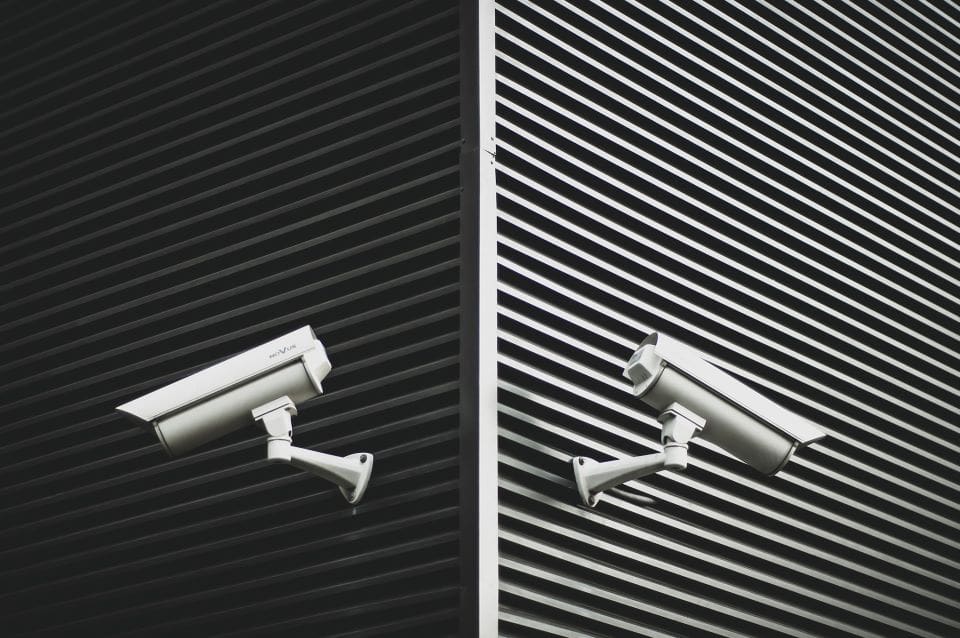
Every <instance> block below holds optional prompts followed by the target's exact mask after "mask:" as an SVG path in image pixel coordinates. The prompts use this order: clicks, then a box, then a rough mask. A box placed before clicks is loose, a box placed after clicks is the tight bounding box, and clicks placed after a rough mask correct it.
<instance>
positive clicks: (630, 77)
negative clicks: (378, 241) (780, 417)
mask: <svg viewBox="0 0 960 638" xmlns="http://www.w3.org/2000/svg"><path fill="white" fill-rule="evenodd" d="M495 22H496V40H495V49H496V170H497V172H496V197H497V203H496V207H497V215H498V250H497V259H498V295H499V297H498V321H499V323H498V337H499V348H498V353H499V354H498V357H499V358H498V363H499V373H498V379H499V385H498V389H499V467H500V471H499V487H500V505H499V507H500V510H499V511H500V514H499V543H500V603H499V604H500V615H499V627H500V634H501V635H503V636H636V635H642V636H677V635H696V636H797V637H800V636H829V637H831V638H834V637H842V636H872V637H889V636H954V635H960V534H958V526H960V525H958V522H957V520H958V511H960V506H958V504H957V502H958V495H960V437H958V433H960V427H958V419H957V416H958V412H960V396H958V390H957V388H958V379H960V285H958V282H960V277H958V275H960V269H958V263H960V252H958V250H957V241H958V239H960V225H958V221H957V219H958V218H957V210H958V204H960V187H958V183H960V182H958V179H957V178H958V173H960V163H958V161H957V151H958V149H960V142H958V138H960V125H958V124H957V122H958V115H960V113H958V108H957V99H958V90H957V86H958V80H960V72H958V70H957V69H960V65H958V62H960V57H958V55H957V53H956V51H957V50H958V48H957V44H958V43H960V11H958V10H957V8H956V6H955V5H953V3H947V2H896V3H879V2H871V1H867V0H857V1H856V2H826V1H820V0H815V1H813V2H794V1H792V0H790V1H788V2H778V3H770V2H749V3H743V2H739V1H730V2H722V3H721V2H705V1H699V0H698V1H695V2H676V1H674V0H664V1H663V2H657V3H647V2H640V1H630V2H616V3H615V2H605V1H603V0H594V1H591V2H586V1H585V2H572V1H568V0H550V1H533V0H498V1H497V3H496V17H495ZM652 330H661V331H664V332H666V333H668V334H670V335H672V336H675V337H678V338H680V339H682V340H684V341H687V342H688V343H690V344H691V345H694V346H695V347H697V348H699V349H701V350H702V351H703V352H704V353H705V356H706V357H707V358H708V359H709V360H710V361H712V362H713V363H715V364H717V365H718V366H720V367H722V368H724V369H726V370H728V371H730V372H732V373H733V374H735V375H736V376H738V377H739V378H741V379H742V380H744V381H745V382H746V383H747V384H749V385H751V386H753V387H755V388H757V389H759V390H761V391H762V392H764V393H765V394H767V395H768V396H770V397H771V398H773V399H775V400H776V401H778V402H780V403H782V404H783V405H784V406H786V407H788V408H790V409H791V410H794V411H796V412H798V413H800V414H802V415H804V416H806V417H807V418H809V419H811V420H812V421H814V422H815V423H817V424H818V425H819V426H820V427H821V428H822V429H823V430H825V431H826V432H827V433H828V438H827V439H826V440H825V441H822V442H819V443H817V444H815V445H813V446H811V447H810V448H808V449H805V450H803V451H802V452H801V453H799V454H798V455H797V456H796V457H795V458H794V460H793V461H792V462H791V463H790V464H789V465H788V466H787V467H786V469H785V470H784V471H783V472H781V473H780V474H779V475H778V476H776V477H774V478H766V477H763V476H761V475H759V474H758V473H756V472H754V471H753V470H751V469H750V468H749V467H747V466H746V465H744V464H742V463H740V462H739V461H737V460H736V459H734V458H732V457H730V456H729V455H727V454H726V453H724V452H723V451H722V450H720V449H718V448H716V447H712V446H711V445H710V444H707V443H703V442H694V443H693V444H692V445H691V454H690V465H689V467H688V470H687V472H686V473H684V474H678V473H662V474H659V475H656V476H653V477H649V478H647V479H644V480H642V481H637V482H631V483H628V484H626V485H624V486H622V487H621V489H619V490H613V491H611V492H609V493H608V498H606V499H605V500H604V501H603V502H602V503H601V504H600V505H599V506H598V507H597V508H596V509H595V510H591V509H587V508H584V507H581V506H579V504H578V499H577V497H576V493H575V490H574V489H573V485H572V480H571V472H570V465H569V460H570V458H571V457H572V456H576V455H581V454H582V455H586V456H591V457H594V458H597V459H598V460H606V459H611V458H622V457H626V456H633V455H639V454H645V453H648V452H652V451H655V450H657V449H658V446H657V441H658V439H659V428H658V425H657V423H656V421H655V417H656V415H655V414H653V413H651V412H650V411H649V410H648V409H646V408H645V406H643V405H642V404H641V403H640V402H639V401H638V400H636V399H634V398H633V397H632V396H631V395H630V393H629V385H628V383H627V381H626V380H625V379H623V378H621V376H620V374H621V370H622V367H623V364H624V363H625V361H626V360H627V358H628V357H629V355H630V354H631V353H632V351H633V349H634V348H635V347H636V345H637V344H638V343H639V342H640V341H641V340H642V339H643V337H644V336H646V334H647V333H649V332H650V331H652Z"/></svg>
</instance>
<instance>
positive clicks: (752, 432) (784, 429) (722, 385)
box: [624, 332, 826, 475]
mask: <svg viewBox="0 0 960 638" xmlns="http://www.w3.org/2000/svg"><path fill="white" fill-rule="evenodd" d="M624 376H625V377H626V378H628V379H630V381H631V382H633V384H634V388H633V391H634V394H635V395H636V396H638V397H640V399H641V400H643V402H644V403H646V404H647V405H649V406H650V407H652V408H654V409H655V410H657V412H662V411H663V410H665V409H666V408H667V407H668V406H669V405H671V404H673V403H678V404H680V405H682V406H684V407H685V408H687V409H688V410H691V411H692V412H694V413H696V414H698V415H700V416H701V417H703V419H704V421H705V424H704V426H703V429H702V430H701V431H700V433H699V435H698V436H699V437H700V438H702V439H704V440H707V441H710V442H711V443H714V444H716V445H718V446H719V447H721V448H723V449H724V450H726V451H727V452H729V453H730V454H732V455H733V456H735V457H737V458H738V459H740V460H741V461H743V462H744V463H746V464H747V465H750V466H751V467H753V468H754V469H755V470H757V471H759V472H762V473H764V474H767V475H774V474H776V473H777V472H779V471H780V470H781V469H782V468H783V466H784V465H786V463H787V461H789V460H790V457H791V456H792V455H793V453H794V452H795V451H797V450H798V449H800V448H802V447H804V446H806V445H809V444H810V443H812V442H814V441H816V440H818V439H822V438H823V437H824V436H826V435H825V434H824V433H823V432H821V431H820V429H819V428H817V427H816V426H815V425H814V424H813V423H811V422H810V421H808V420H807V419H805V418H803V417H801V416H800V415H798V414H795V413H793V412H791V411H789V410H787V409H786V408H783V407H782V406H780V405H777V404H776V403H774V402H773V401H771V400H770V399H768V398H766V397H765V396H763V395H762V394H760V393H759V392H757V391H755V390H753V389H752V388H750V387H749V386H747V385H746V384H744V383H743V382H742V381H739V380H737V379H735V378H734V377H732V376H731V375H729V374H727V373H726V372H723V371H722V370H720V369H719V368H717V367H716V366H714V365H712V364H710V363H709V362H707V361H706V360H704V359H703V357H702V356H701V355H700V353H698V352H697V351H696V350H694V349H693V348H691V347H690V346H687V345H685V344H683V343H681V342H680V341H677V340H675V339H672V338H670V337H668V336H666V335H663V334H660V333H657V332H654V333H652V334H651V335H649V336H648V337H647V338H646V339H644V340H643V342H642V343H641V344H640V346H639V347H638V348H637V350H636V352H634V354H633V356H632V357H630V360H629V361H628V362H627V366H626V369H625V370H624Z"/></svg>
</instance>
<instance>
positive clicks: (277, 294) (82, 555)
mask: <svg viewBox="0 0 960 638" xmlns="http://www.w3.org/2000/svg"><path fill="white" fill-rule="evenodd" d="M34 5H36V6H34ZM5 8H6V9H7V11H6V14H5V16H4V19H5V24H4V27H3V28H4V34H5V35H6V38H5V46H4V47H3V49H2V51H0V54H2V57H3V63H2V64H0V76H2V78H0V83H2V86H3V91H2V94H3V96H2V99H3V101H2V103H0V217H2V219H0V272H2V281H0V290H2V298H0V353H2V360H0V377H2V389H0V392H2V396H3V399H2V405H0V431H2V436H3V445H2V447H0V456H2V459H0V476H2V478H0V494H2V500H0V517H2V520H3V523H4V524H3V529H2V530H0V573H2V575H0V582H2V591H0V607H2V609H3V613H2V619H0V624H2V626H3V630H2V633H3V634H4V635H15V634H29V635H36V634H42V633H45V632H49V633H55V634H61V635H121V634H130V635H137V636H143V635H148V634H157V635H172V634H173V633H175V632H181V633H182V632H187V633H189V634H191V635H214V634H217V635H219V634H231V635H232V634H271V635H273V634H275V633H276V632H281V631H283V632H293V633H297V634H298V633H302V632H306V631H311V632H314V633H316V632H319V633H322V634H323V635H325V636H368V635H407V634H408V633H413V634H416V635H430V636H433V635H438V636H439V635H452V634H455V633H456V631H457V622H458V618H457V617H458V605H459V601H458V598H459V595H460V594H459V591H460V581H459V560H460V559H459V542H460V534H459V518H458V517H459V511H458V510H459V508H458V505H459V469H458V461H459V459H458V454H459V442H458V436H459V432H458V419H459V416H458V414H459V412H458V401H459V381H458V379H459V374H458V366H459V332H458V331H459V303H460V302H459V298H460V289H459V276H460V275H459V250H460V245H459V244H460V235H459V205H460V203H459V202H460V200H459V198H460V176H459V154H460V138H461V132H460V112H459V92H460V86H459V72H460V71H459V64H460V61H459V14H458V9H457V6H456V4H455V3H444V4H438V3H436V2H428V1H426V0H412V1H406V2H387V1H385V0H366V1H363V2H345V1H344V2H296V3H291V2H277V1H272V2H271V1H267V2H258V3H245V2H234V1H226V2H225V1H219V2H210V3H199V4H196V3H188V2H168V3H159V4H157V3H147V2H140V1H136V2H124V3H113V2H78V3H72V2H47V3H7V5H6V6H5ZM304 324H311V325H312V326H313V327H314V328H315V329H316V331H317V334H318V335H320V337H321V339H322V340H323V341H324V343H325V344H326V345H327V347H328V352H329V355H330V358H331V360H332V362H333V364H334V369H333V372H332V373H331V374H330V376H329V377H328V381H327V382H326V383H325V387H326V390H327V392H326V394H325V395H324V396H323V397H321V398H319V399H318V400H315V401H313V402H310V403H308V404H307V405H305V406H303V407H301V410H300V414H299V416H298V417H297V419H296V422H295V428H294V440H295V442H296V443H297V444H299V445H301V446H305V447H310V448H314V449H319V450H323V451H328V452H331V453H349V452H355V451H369V452H373V453H374V454H375V455H376V467H375V473H374V477H373V481H372V483H371V486H370V488H369V490H368V492H367V495H366V496H365V498H364V500H363V501H362V502H361V503H360V504H359V505H358V506H357V507H355V508H350V507H349V506H347V505H346V504H345V503H344V501H343V499H342V497H341V496H340V495H339V493H338V492H337V491H336V489H335V488H334V487H333V486H332V485H331V484H328V483H325V482H323V481H321V480H319V479H317V478H314V477H311V476H308V475H306V474H304V473H302V472H299V471H297V470H295V469H293V468H289V467H283V466H272V465H268V464H267V463H266V462H265V461H264V460H263V459H264V456H265V448H264V443H263V440H262V436H261V435H259V434H257V433H256V431H255V430H254V429H250V430H245V431H242V432H237V433H235V435H232V436H230V437H228V438H225V439H222V440H220V441H217V442H216V443H214V444H211V445H210V446H207V447H205V448H204V449H203V450H201V451H199V452H196V453H193V454H190V455H188V456H186V457H184V458H179V459H176V460H166V458H165V456H164V454H163V452H162V451H161V449H160V446H159V444H158V443H157V442H156V440H155V438H154V436H153V435H152V434H149V433H146V432H143V431H140V430H138V429H135V428H132V427H131V426H130V425H129V424H128V423H126V422H125V421H123V420H121V419H120V418H119V416H118V415H117V414H116V413H115V412H114V411H113V408H114V406H116V405H118V404H120V403H122V402H123V401H125V400H127V399H130V398H132V397H134V396H137V395H140V394H143V393H145V392H147V391H149V390H151V389H153V388H156V387H158V386H160V385H162V384H164V383H167V382H170V381H172V380H174V379H176V378H179V377H181V376H183V375H184V374H186V373H189V372H191V371H193V370H196V369H199V368H202V367H204V366H206V365H208V364H210V363H211V362H214V361H216V360H218V359H220V358H223V357H226V356H229V355H232V354H234V353H236V352H239V351H241V350H244V349H246V348H248V347H252V346H254V345H257V344H259V343H262V342H264V341H266V340H268V339H270V338H273V337H275V336H277V335H280V334H283V333H284V332H285V331H287V330H290V329H293V328H296V327H298V326H301V325H304Z"/></svg>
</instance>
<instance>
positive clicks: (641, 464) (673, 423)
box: [571, 403, 706, 507]
mask: <svg viewBox="0 0 960 638" xmlns="http://www.w3.org/2000/svg"><path fill="white" fill-rule="evenodd" d="M657 421H659V422H660V424H661V428H662V429H661V432H660V441H661V443H662V444H663V452H659V453H656V454H647V455H644V456H636V457H632V458H627V459H619V460H616V461H606V462H604V463H598V462H597V461H595V460H593V459H591V458H587V457H585V456H576V457H574V458H573V459H571V462H572V464H573V481H574V483H575V484H576V486H577V493H578V494H579V495H580V501H581V502H582V503H583V504H584V505H586V506H587V507H596V505H597V503H599V502H600V497H601V496H602V494H603V492H604V490H608V489H610V488H611V487H615V486H617V485H620V484H621V483H626V482H627V481H633V480H635V479H638V478H643V477H644V476H649V475H650V474H655V473H656V472H659V471H661V470H674V471H678V472H680V471H683V470H685V469H687V444H688V443H689V442H690V439H692V438H694V437H695V436H697V435H698V434H699V433H700V431H701V430H702V429H703V426H704V425H705V424H706V420H705V419H704V418H703V417H701V416H700V415H698V414H696V413H694V412H692V411H691V410H688V409H687V408H685V407H683V406H682V405H680V404H679V403H671V404H670V405H668V406H667V407H666V409H664V411H663V412H661V413H660V416H659V417H657Z"/></svg>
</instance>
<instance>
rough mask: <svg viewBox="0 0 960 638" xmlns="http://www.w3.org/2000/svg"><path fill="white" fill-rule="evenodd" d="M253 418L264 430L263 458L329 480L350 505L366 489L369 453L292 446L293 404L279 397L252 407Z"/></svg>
mask: <svg viewBox="0 0 960 638" xmlns="http://www.w3.org/2000/svg"><path fill="white" fill-rule="evenodd" d="M252 413H253V418H254V420H255V421H258V422H259V423H260V424H261V425H262V426H263V429H264V430H265V431H266V433H267V460H269V461H273V462H275V463H289V464H290V465H293V466H294V467H298V468H300V469H301V470H305V471H307V472H310V473H311V474H315V475H317V476H319V477H321V478H325V479H327V480H328V481H332V482H334V483H336V484H337V487H339V488H340V493H341V494H343V497H344V498H345V499H347V502H348V503H350V504H351V505H353V504H355V503H358V502H359V501H360V499H361V498H363V494H364V492H366V491H367V485H368V484H369V483H370V476H371V474H372V473H373V455H372V454H370V453H368V452H360V453H357V454H349V455H347V456H334V455H333V454H324V453H323V452H315V451H313V450H308V449H306V448H301V447H296V446H294V445H293V422H292V417H293V416H294V415H295V414H297V406H296V405H294V403H293V401H292V400H291V399H290V397H287V396H282V397H280V398H278V399H275V400H273V401H270V402H269V403H265V404H263V405H261V406H259V407H256V408H254V409H253V410H252Z"/></svg>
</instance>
